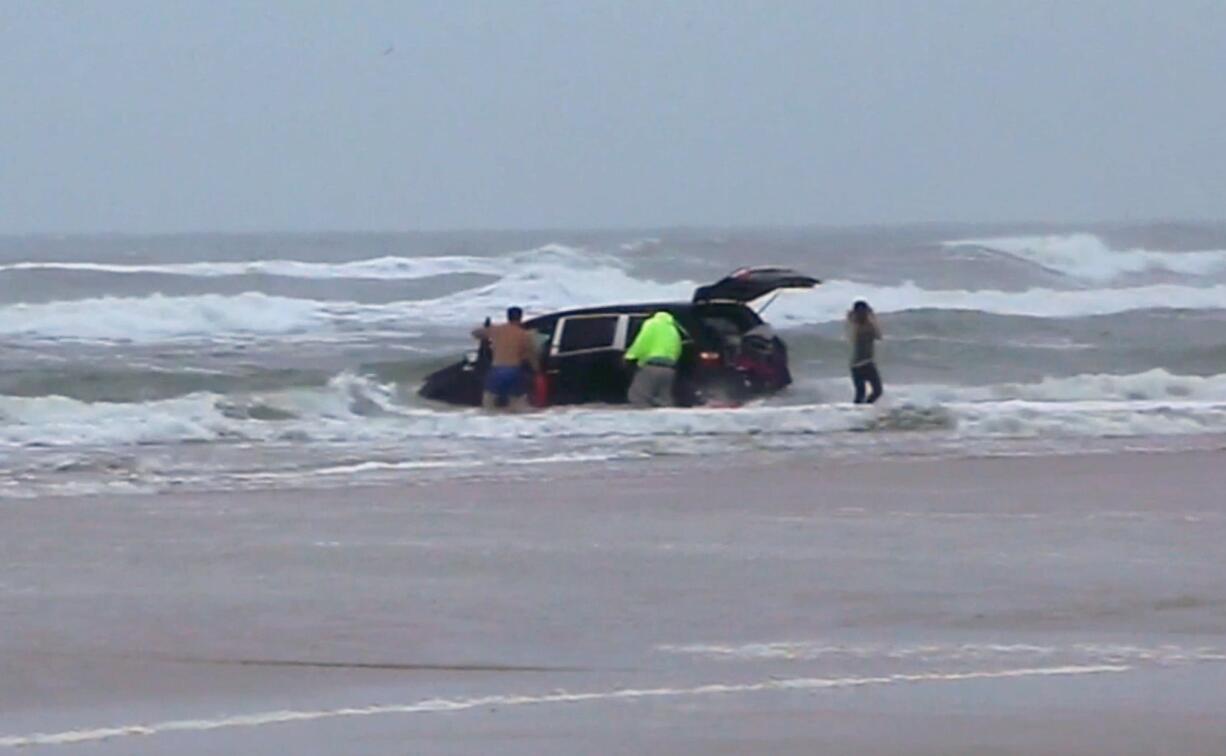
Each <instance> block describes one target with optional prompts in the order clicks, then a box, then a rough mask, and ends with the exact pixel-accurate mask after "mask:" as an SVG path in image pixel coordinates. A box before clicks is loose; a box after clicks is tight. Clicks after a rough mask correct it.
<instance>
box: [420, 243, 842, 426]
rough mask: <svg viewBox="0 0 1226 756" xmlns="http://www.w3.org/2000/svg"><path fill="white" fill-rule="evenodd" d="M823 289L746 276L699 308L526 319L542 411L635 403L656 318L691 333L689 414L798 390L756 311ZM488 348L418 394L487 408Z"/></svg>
mask: <svg viewBox="0 0 1226 756" xmlns="http://www.w3.org/2000/svg"><path fill="white" fill-rule="evenodd" d="M818 283H820V281H818V280H817V279H816V278H812V277H810V276H805V275H802V274H800V273H797V272H796V271H794V270H790V269H787V268H776V267H758V268H742V269H740V270H737V271H736V272H734V273H732V274H731V275H729V276H728V277H726V278H724V279H723V280H722V281H719V282H718V283H715V284H712V285H710V286H701V287H699V288H698V289H697V290H696V291H695V292H694V298H693V301H691V302H664V303H657V304H627V305H608V306H604V307H588V308H583V309H577V310H566V311H563V312H555V313H550V314H548V315H540V316H537V317H534V318H532V319H530V320H526V321H524V327H525V328H527V329H528V330H530V331H533V332H535V334H536V335H537V338H538V341H539V344H540V349H541V365H542V367H543V369H544V372H545V378H546V380H545V382H544V385H543V386H541V389H542V391H541V392H540V394H541V395H538V396H537V397H536V398H535V399H536V401H535V403H536V404H538V406H539V405H543V404H549V405H553V404H582V403H587V402H606V403H620V402H625V401H626V389H627V388H628V387H629V385H630V379H631V376H632V375H633V372H632V371H633V368H632V367H627V366H626V365H625V364H624V363H623V361H622V355H623V353H624V352H625V351H626V347H628V346H629V345H630V344H631V343H632V342H633V341H634V337H635V336H636V335H637V334H638V330H639V328H641V327H642V325H643V322H644V321H645V320H646V319H647V318H649V317H651V314H652V313H654V312H659V311H661V310H663V311H666V312H669V313H671V314H672V315H673V317H674V318H676V320H677V323H678V324H679V325H680V326H681V328H682V329H683V331H684V334H683V340H682V343H683V349H682V354H681V360H680V362H679V363H678V365H677V381H676V384H675V387H674V390H675V394H676V396H675V399H676V401H677V404H679V405H681V406H695V405H702V404H707V403H711V402H725V401H731V402H738V401H743V400H745V399H748V398H751V397H754V396H760V395H762V394H768V393H771V392H774V391H778V390H780V389H782V388H783V387H785V386H787V385H788V384H789V383H791V382H792V376H791V374H790V373H789V372H788V357H787V347H786V346H785V345H784V343H783V341H782V340H781V339H780V338H779V337H778V336H776V335H775V334H774V332H773V331H772V330H771V328H770V326H769V325H767V324H766V323H765V322H764V321H763V320H762V318H761V317H760V316H759V315H758V313H757V312H755V311H754V310H753V309H751V308H750V307H749V306H748V304H747V303H749V302H753V301H755V300H758V299H760V298H762V297H764V296H766V295H768V294H771V293H773V292H775V291H777V290H778V289H784V288H806V289H807V288H812V287H813V286H816V285H817V284H818ZM489 363H490V354H489V345H488V344H482V345H481V348H480V349H478V350H477V351H475V352H471V353H469V354H468V355H466V356H465V357H464V359H462V360H461V361H460V362H458V363H456V364H453V365H451V366H449V367H445V368H443V369H442V370H438V371H436V372H434V373H431V374H430V375H429V376H427V377H426V380H425V383H423V384H422V387H421V389H420V390H419V391H418V393H419V394H420V395H421V396H422V397H424V398H426V399H434V400H437V401H443V402H450V403H452V404H467V405H474V406H476V405H480V404H481V390H482V385H483V383H484V381H485V374H486V371H487V370H488V369H489Z"/></svg>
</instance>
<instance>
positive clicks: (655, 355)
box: [625, 312, 681, 407]
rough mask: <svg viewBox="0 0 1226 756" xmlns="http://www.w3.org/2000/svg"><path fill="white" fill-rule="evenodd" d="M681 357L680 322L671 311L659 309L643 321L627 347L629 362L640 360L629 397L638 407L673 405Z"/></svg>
mask: <svg viewBox="0 0 1226 756" xmlns="http://www.w3.org/2000/svg"><path fill="white" fill-rule="evenodd" d="M679 359H681V329H680V326H678V325H677V321H676V319H674V318H673V316H672V315H671V314H670V313H667V312H657V313H655V314H654V315H652V316H651V317H650V318H648V319H647V322H645V323H643V327H642V328H640V329H639V333H638V336H636V337H635V338H634V343H633V344H631V345H630V348H629V349H627V350H626V354H625V360H626V362H637V363H638V370H636V371H635V373H634V380H633V381H631V383H630V390H629V391H627V392H626V399H627V400H629V402H630V403H631V404H633V405H634V406H636V407H671V406H673V383H674V382H675V381H676V379H677V360H679Z"/></svg>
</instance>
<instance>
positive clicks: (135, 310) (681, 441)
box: [0, 231, 1226, 491]
mask: <svg viewBox="0 0 1226 756" xmlns="http://www.w3.org/2000/svg"><path fill="white" fill-rule="evenodd" d="M929 233H931V235H925V234H929ZM1206 233H1207V232H1206ZM1201 236H1204V233H1202V234H1201ZM406 239H407V237H406ZM409 241H413V243H412V244H410V243H409ZM519 241H522V240H518V239H517V240H508V241H507V242H506V243H505V246H503V247H499V243H498V241H497V239H493V240H490V239H488V238H482V240H481V241H480V244H478V243H477V241H476V240H474V241H472V242H468V243H466V242H463V241H462V240H461V241H456V240H455V239H452V238H450V237H449V238H448V239H447V241H446V243H445V244H441V243H440V244H439V245H437V246H438V247H439V248H438V249H422V248H420V247H421V246H422V242H421V241H420V240H415V241H414V240H406V242H405V245H404V246H405V247H406V249H396V248H395V247H396V245H395V244H394V243H390V242H389V241H388V240H387V239H382V240H381V241H380V242H379V244H378V245H376V246H371V245H372V244H373V243H372V242H369V241H368V240H365V239H363V238H362V237H354V238H352V239H342V242H337V244H339V246H338V247H337V248H335V249H333V248H327V249H323V250H322V251H321V250H320V249H318V248H314V247H312V248H311V251H310V253H309V254H306V253H305V250H304V249H303V248H302V245H303V240H302V239H301V238H297V237H287V238H285V239H284V240H279V239H278V238H277V237H267V238H261V239H260V240H259V245H258V247H259V250H260V252H261V253H262V254H264V255H265V256H264V257H246V258H245V257H244V256H243V254H244V250H243V249H235V248H234V247H233V245H234V244H237V243H238V242H234V241H233V240H226V239H223V238H220V237H219V238H217V239H216V240H214V242H215V243H212V242H210V239H209V238H208V237H204V238H200V239H193V240H192V241H191V243H190V244H188V243H186V242H182V241H179V242H176V241H175V240H173V239H167V240H142V241H141V244H140V249H141V252H140V254H139V259H132V257H131V256H130V255H129V254H128V253H127V252H125V251H123V247H122V246H117V245H116V243H115V242H114V241H113V240H107V241H106V242H105V243H103V242H101V241H91V240H89V239H81V240H77V241H76V242H75V243H74V242H73V240H54V242H53V241H50V240H49V241H47V242H46V245H47V253H46V254H47V255H48V259H37V257H38V254H37V252H38V245H37V244H34V245H32V244H31V243H30V242H29V241H28V240H25V241H23V242H22V243H21V244H20V245H18V246H15V247H13V249H8V250H7V251H6V248H4V246H3V244H0V260H2V262H0V283H4V284H5V285H6V288H5V290H4V291H3V297H0V301H2V302H3V304H0V337H3V338H4V339H5V341H6V342H7V343H8V344H9V346H10V350H9V351H10V357H9V360H8V370H7V372H6V373H5V375H3V376H0V449H5V448H7V449H10V450H24V451H23V452H22V455H21V460H22V461H21V462H20V464H17V463H14V465H16V466H10V468H9V469H8V471H7V474H9V475H11V476H17V477H14V478H12V481H16V480H19V479H20V476H21V475H22V474H24V472H23V470H26V469H27V467H28V466H29V465H30V464H37V460H36V459H35V458H36V457H37V450H39V449H47V450H57V451H56V453H65V452H72V453H73V454H75V455H77V456H76V457H74V459H76V458H77V457H80V458H81V459H86V460H87V459H88V457H89V456H90V455H91V454H95V453H97V454H104V455H105V454H110V455H113V454H115V453H117V452H120V451H122V450H123V449H125V448H132V449H138V448H149V447H150V446H151V445H153V446H164V447H165V446H169V447H173V446H175V445H180V444H189V445H201V444H204V445H210V444H212V445H221V446H227V445H229V446H233V445H236V444H239V445H257V446H258V445H261V444H278V445H286V444H289V445H297V446H298V447H299V449H300V453H301V455H302V456H303V457H304V458H305V459H309V460H314V462H312V464H310V465H308V467H309V468H310V470H311V471H312V472H311V475H312V476H315V477H319V476H321V475H332V476H335V475H341V474H345V475H352V476H362V475H364V474H367V473H371V472H376V471H377V472H380V473H387V472H388V471H395V470H400V471H403V472H404V473H405V474H406V475H411V474H412V473H413V471H415V470H423V469H434V468H437V467H440V466H442V467H446V464H445V463H440V462H439V460H440V459H444V458H447V457H448V456H449V455H450V456H452V457H454V458H455V459H460V460H464V459H471V458H472V457H473V455H474V454H476V453H477V451H478V450H480V451H481V453H483V454H487V453H488V448H487V446H488V444H490V443H497V444H500V447H499V448H503V449H507V448H511V449H514V448H515V447H516V445H517V444H518V445H520V446H525V447H528V446H530V447H531V450H532V453H531V454H528V455H526V457H528V458H531V459H537V460H543V461H549V462H551V463H562V464H565V463H567V462H574V461H575V460H576V459H578V458H579V457H583V458H585V459H615V458H617V459H626V458H634V457H635V455H641V454H648V455H650V454H654V453H657V452H658V451H660V450H663V449H667V451H668V453H684V452H685V450H686V449H687V448H693V449H695V450H698V451H696V452H695V453H699V452H700V453H702V454H704V455H709V454H711V453H713V452H715V453H718V452H719V449H721V448H723V449H726V450H727V452H728V453H735V452H737V450H740V449H743V448H745V445H746V443H747V442H748V441H747V440H749V441H752V442H753V443H754V444H756V445H757V446H760V447H763V448H770V447H771V446H772V445H773V444H779V445H783V446H786V447H788V448H792V449H795V448H803V447H804V446H805V444H807V443H811V444H813V446H814V448H818V447H828V446H830V445H831V444H837V441H832V439H837V438H838V437H839V436H840V434H863V433H869V434H877V435H879V436H882V435H885V436H888V435H890V434H899V433H910V434H917V433H918V434H933V435H934V436H939V437H940V438H941V439H943V441H944V442H946V443H954V444H962V445H963V446H964V448H966V449H967V450H974V448H975V447H976V446H977V444H979V443H981V442H982V441H983V440H985V439H1001V438H1006V439H1007V438H1024V439H1034V438H1050V439H1053V440H1058V439H1066V440H1068V441H1069V442H1070V443H1072V444H1073V445H1074V446H1075V442H1074V440H1075V439H1079V438H1119V437H1134V436H1136V437H1147V438H1148V437H1179V436H1192V435H1204V434H1223V433H1226V336H1223V333H1226V328H1223V325H1226V240H1222V244H1221V247H1220V248H1207V247H1204V246H1197V247H1191V246H1190V243H1189V244H1188V245H1184V246H1182V247H1177V248H1176V247H1173V248H1171V249H1154V248H1151V247H1152V245H1151V246H1145V245H1144V244H1141V243H1139V242H1137V243H1132V242H1128V241H1127V240H1125V241H1121V242H1116V241H1112V240H1111V239H1108V238H1107V237H1104V236H1100V235H1095V234H1092V233H1088V232H1080V231H1073V232H1069V233H1061V234H1048V235H1027V236H1021V235H1009V234H1007V233H1004V234H997V235H988V236H981V237H974V238H964V237H959V236H955V235H953V234H950V235H948V236H944V237H942V236H941V235H940V234H939V232H922V233H921V232H915V233H913V234H912V235H911V236H907V237H905V238H902V239H901V240H900V239H899V238H898V236H897V235H894V234H887V233H882V234H878V235H875V232H871V231H866V232H862V233H860V234H859V235H856V234H850V235H849V234H842V235H839V234H831V235H823V234H822V233H819V232H813V233H812V234H810V235H808V236H806V235H805V234H803V233H796V234H788V235H780V234H775V235H772V234H770V233H767V232H764V233H763V234H761V235H759V236H754V235H742V236H739V237H737V238H735V239H730V238H728V237H724V236H719V235H703V234H696V233H678V234H673V235H669V234H660V235H656V236H652V237H646V238H643V237H637V236H634V235H625V236H623V237H617V236H616V235H608V234H605V235H600V236H596V235H593V236H591V237H590V238H580V239H571V240H568V241H567V242H566V243H559V242H550V243H540V244H537V245H535V246H523V245H522V244H517V242H519ZM1198 241H1200V239H1199V237H1198ZM176 244H177V245H178V246H176ZM466 246H471V247H474V248H475V249H472V250H466V249H464V247H466ZM849 246H850V247H852V248H854V249H855V250H856V251H855V252H854V253H853V254H849V253H848V252H847V249H848V248H849ZM408 247H413V249H408ZM476 247H479V248H476ZM457 248H459V251H457ZM14 250H18V251H20V252H21V253H22V254H24V255H25V258H24V259H13V256H14V255H15V254H16V252H15V251H14ZM31 250H33V252H32V251H31ZM298 253H301V259H298V257H297V256H296V254H298ZM767 263H782V264H788V265H791V266H794V267H797V268H798V269H801V270H803V271H804V272H807V273H812V274H814V275H817V276H819V277H822V278H823V279H825V282H824V284H823V285H822V286H820V287H818V288H817V289H815V290H813V291H808V292H787V293H784V294H782V295H780V296H779V297H778V298H777V299H774V300H772V301H770V302H769V304H768V306H767V309H766V311H765V315H766V317H767V319H768V320H769V321H770V322H772V323H773V324H774V325H775V326H776V328H778V329H780V330H781V334H782V336H783V337H784V338H785V339H786V340H787V341H788V342H789V344H790V345H791V346H792V349H791V354H792V368H793V372H794V373H795V375H796V379H797V382H796V385H795V386H793V387H792V389H791V390H789V391H788V392H785V393H784V394H782V395H780V396H778V397H772V398H768V399H766V400H763V401H759V402H755V403H753V404H751V405H748V406H745V407H741V408H737V409H686V410H667V411H658V412H635V411H630V410H627V409H625V408H621V407H588V408H559V409H553V410H549V411H547V412H542V413H536V414H533V415H530V416H525V417H501V416H499V417H490V416H486V415H483V414H481V413H479V412H476V411H472V410H463V409H459V410H458V409H455V408H449V407H441V406H431V405H428V404H425V403H423V402H422V401H421V400H419V399H417V398H416V396H415V389H416V387H417V384H418V382H419V381H420V379H421V378H422V376H424V375H425V374H426V373H427V372H429V371H430V370H431V369H433V368H435V367H438V366H441V365H443V364H446V363H447V362H448V361H449V360H451V359H454V358H455V357H456V356H457V355H459V354H460V353H461V352H463V351H465V350H466V349H469V348H470V347H471V342H470V340H469V338H468V337H467V334H466V332H467V330H468V329H469V328H471V327H472V326H473V325H475V324H477V323H479V322H480V321H481V320H482V319H484V318H485V317H487V316H495V317H497V316H498V315H499V313H500V312H501V311H502V310H503V309H504V308H505V307H506V306H507V305H510V304H516V305H519V306H522V307H524V308H525V309H526V310H527V311H528V312H529V314H540V313H544V312H548V311H552V310H558V309H565V308H568V307H577V306H588V305H594V304H602V303H619V302H658V301H676V300H688V299H689V298H690V296H691V295H692V292H693V290H694V289H695V288H696V287H697V286H699V285H702V284H705V283H709V282H710V281H712V280H714V279H715V278H718V277H719V276H720V275H722V274H723V273H725V272H727V271H728V270H731V269H732V268H735V267H738V266H739V265H743V264H767ZM474 276H475V277H476V278H474ZM172 284H173V285H172ZM406 287H413V288H406ZM167 291H171V292H173V293H167ZM858 298H864V299H868V300H869V301H870V302H871V303H872V304H873V306H874V307H875V309H877V311H878V312H879V313H880V315H881V318H882V322H883V325H884V328H885V331H886V341H885V342H884V343H883V344H882V347H881V363H882V370H883V373H884V374H885V376H886V383H887V395H886V399H885V400H884V401H883V403H882V404H881V405H879V406H877V407H874V408H858V407H853V406H851V405H849V404H848V403H847V398H848V393H849V385H848V380H847V377H846V375H845V372H846V367H845V364H846V363H845V360H846V354H845V352H846V347H845V345H844V344H843V343H842V340H841V334H840V325H839V324H840V322H841V319H842V317H843V313H844V312H845V311H846V308H847V307H848V305H849V304H850V302H851V301H853V300H854V299H858ZM762 304H766V303H759V305H762ZM806 439H809V441H806ZM653 444H654V447H653ZM364 445H369V446H370V448H372V449H373V448H374V447H375V446H378V447H379V448H380V449H384V450H386V449H387V448H394V447H396V446H397V445H400V446H402V447H403V449H404V453H403V454H401V455H399V456H397V457H394V458H390V459H389V458H386V457H383V458H380V459H378V460H376V459H369V460H365V461H363V460H362V459H361V457H362V454H363V451H362V449H363V448H365V447H364ZM428 445H433V446H431V449H430V452H429V454H426V453H425V452H422V454H421V455H419V456H416V457H415V456H414V452H413V449H414V447H415V446H428ZM580 447H583V448H582V449H580ZM341 448H343V454H344V459H340V458H337V457H336V454H337V453H338V452H336V449H341ZM576 455H579V456H576ZM31 460H35V461H34V462H31ZM542 463H544V462H542ZM22 465H25V466H26V467H22ZM86 466H88V464H87V463H86ZM44 467H45V466H44ZM79 467H80V466H79V465H77V464H76V463H74V466H73V469H74V470H75V469H79ZM456 467H457V468H461V467H463V465H457V466H456ZM321 470H331V471H332V472H329V473H321V472H320V471H321ZM338 471H339V472H338ZM198 472H199V477H200V479H202V480H203V479H205V478H207V477H208V476H207V474H206V473H207V471H198ZM222 472H224V471H222ZM258 472H259V471H258V470H246V471H245V472H244V474H248V475H256V474H258ZM270 472H274V471H270ZM283 472H284V471H281V472H275V475H282V474H283ZM137 477H139V475H137ZM188 477H190V475H189V476H188ZM12 481H10V482H12ZM19 487H20V486H4V487H0V490H10V491H11V490H13V489H15V488H19Z"/></svg>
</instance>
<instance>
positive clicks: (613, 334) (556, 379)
mask: <svg viewBox="0 0 1226 756" xmlns="http://www.w3.org/2000/svg"><path fill="white" fill-rule="evenodd" d="M625 322H626V321H625V317H624V316H622V315H619V314H617V313H595V314H585V315H569V316H566V317H562V318H559V319H558V325H557V328H555V329H554V335H553V344H552V346H551V348H550V352H549V375H550V400H551V402H552V403H554V404H577V403H581V402H623V401H625V399H626V388H627V387H628V386H629V377H628V374H627V371H626V369H625V367H624V366H623V365H622V351H623V347H620V346H619V344H621V343H623V342H624V340H625Z"/></svg>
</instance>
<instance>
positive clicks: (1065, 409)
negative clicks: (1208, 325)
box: [0, 371, 1226, 462]
mask: <svg viewBox="0 0 1226 756" xmlns="http://www.w3.org/2000/svg"><path fill="white" fill-rule="evenodd" d="M1079 380H1080V381H1081V383H1079ZM1096 385H1097V386H1099V387H1101V388H1102V390H1103V391H1104V393H1106V394H1108V395H1110V396H1111V397H1112V398H1106V399H1104V398H1094V399H1086V398H1078V394H1081V393H1083V391H1082V387H1083V386H1084V387H1086V389H1085V392H1084V393H1092V389H1093V387H1094V386H1096ZM1129 386H1132V388H1129ZM1172 386H1183V389H1178V390H1179V391H1182V390H1184V389H1186V390H1187V391H1188V392H1189V393H1190V396H1176V397H1172V396H1171V394H1172V391H1171V387H1172ZM1138 387H1148V388H1147V390H1149V391H1151V392H1152V393H1153V394H1155V395H1157V396H1156V397H1155V398H1153V399H1149V398H1146V399H1137V398H1135V397H1134V396H1133V395H1134V394H1136V393H1137V392H1138V391H1139V390H1140V389H1139V388H1138ZM1224 392H1226V376H1215V377H1212V378H1189V377H1181V376H1171V375H1167V374H1161V371H1151V372H1150V373H1145V374H1140V375H1137V376H1118V377H1112V376H1088V377H1085V378H1084V379H1077V378H1073V379H1068V380H1067V381H1051V382H1043V383H1037V384H1029V385H1026V384H1016V385H1013V386H1005V387H1000V386H996V387H968V388H961V389H946V388H940V387H936V388H933V387H908V386H906V385H894V386H891V387H890V394H889V396H888V399H889V400H890V403H889V404H882V405H877V406H874V407H871V408H867V407H856V406H853V405H849V404H843V403H839V404H825V403H811V404H795V405H783V404H772V403H769V402H768V403H761V404H754V405H749V406H745V407H742V408H739V409H702V408H693V409H667V410H658V411H654V412H640V411H635V410H631V409H628V408H620V407H617V408H614V407H599V406H597V407H573V408H556V409H551V410H549V411H545V412H537V413H531V414H527V415H519V416H492V415H487V414H484V413H481V412H479V411H476V410H445V411H436V410H433V409H422V408H412V407H408V406H405V405H402V404H399V403H397V401H396V399H395V397H396V389H395V387H394V386H386V385H382V384H379V383H376V382H373V381H371V380H369V379H366V378H362V377H360V376H356V375H352V374H348V373H346V374H342V375H339V376H337V377H336V378H334V379H333V380H332V381H331V382H330V383H329V384H328V385H327V386H324V387H319V388H299V389H290V390H282V391H276V392H268V393H262V394H251V395H245V396H219V395H216V394H209V393H197V394H191V395H188V396H183V397H178V398H174V399H165V400H160V401H153V402H144V403H106V402H93V403H91V402H82V401H77V400H74V399H68V398H64V397H57V396H45V397H15V396H0V444H3V445H9V446H32V445H37V446H54V447H63V446H75V445H89V446H92V445H105V446H112V447H113V446H124V445H132V444H147V443H176V442H183V441H221V440H246V441H277V440H289V439H294V440H300V441H318V442H327V443H336V442H343V443H364V442H392V443H406V444H408V443H411V442H414V441H429V442H448V443H456V444H459V445H461V446H463V445H469V444H472V443H480V442H483V441H489V440H512V439H519V440H538V441H541V442H547V443H552V444H571V445H574V444H576V443H583V444H588V445H589V446H590V447H591V448H590V450H589V451H590V453H592V454H604V453H609V452H616V451H618V450H619V449H621V448H623V447H628V446H633V445H635V444H641V443H644V442H654V441H665V442H667V443H669V444H671V445H673V446H674V447H676V446H677V442H678V441H680V440H682V439H694V440H702V441H704V443H706V442H714V443H717V444H725V443H726V444H729V445H733V446H735V445H737V444H740V443H743V442H744V441H745V440H746V439H751V438H752V439H771V438H775V439H790V440H789V441H788V443H789V445H791V446H796V445H801V446H803V445H804V444H806V443H809V442H808V441H806V440H805V439H806V438H816V437H821V436H825V435H828V434H831V433H842V432H855V431H860V432H904V431H940V432H944V433H946V434H949V435H950V436H951V437H954V438H966V439H976V438H1033V437H1053V438H1060V437H1130V436H1154V435H1184V434H1205V433H1224V432H1226V397H1223V394H1224ZM1027 394H1031V395H1032V397H1031V398H1021V397H1022V396H1023V395H1027ZM840 395H841V394H840ZM269 417H273V418H277V419H272V420H269V419H261V418H269ZM409 461H410V462H415V460H409Z"/></svg>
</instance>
